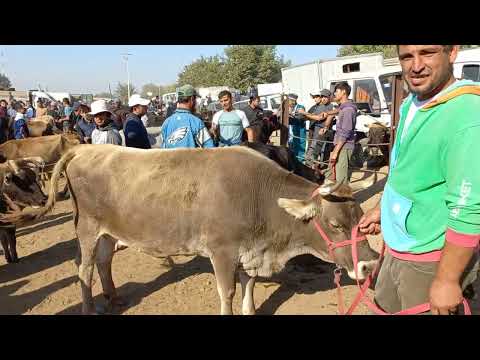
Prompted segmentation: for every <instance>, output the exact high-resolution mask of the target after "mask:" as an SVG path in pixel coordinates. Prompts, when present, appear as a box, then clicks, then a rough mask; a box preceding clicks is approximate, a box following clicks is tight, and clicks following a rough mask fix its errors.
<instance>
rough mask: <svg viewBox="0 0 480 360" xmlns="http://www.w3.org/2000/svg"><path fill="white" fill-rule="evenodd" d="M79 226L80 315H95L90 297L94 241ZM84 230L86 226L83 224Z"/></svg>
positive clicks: (91, 236) (92, 237)
mask: <svg viewBox="0 0 480 360" xmlns="http://www.w3.org/2000/svg"><path fill="white" fill-rule="evenodd" d="M79 225H80V221H79V223H78V224H77V237H78V242H79V247H80V251H79V254H78V256H77V259H79V260H80V264H79V266H78V277H79V278H80V286H81V288H82V313H83V314H95V313H96V312H95V304H94V302H93V297H92V277H93V266H94V262H95V250H96V245H97V244H96V241H95V238H94V236H93V235H91V234H88V233H87V234H85V233H84V232H87V231H84V230H83V229H82V228H81V226H79ZM83 226H84V227H85V228H86V227H87V226H86V224H83Z"/></svg>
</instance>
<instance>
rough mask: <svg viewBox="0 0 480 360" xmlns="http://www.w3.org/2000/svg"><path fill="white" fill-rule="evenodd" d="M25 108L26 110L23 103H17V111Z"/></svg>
mask: <svg viewBox="0 0 480 360" xmlns="http://www.w3.org/2000/svg"><path fill="white" fill-rule="evenodd" d="M23 108H24V105H23V103H21V102H17V103H16V104H15V111H20V110H21V109H23Z"/></svg>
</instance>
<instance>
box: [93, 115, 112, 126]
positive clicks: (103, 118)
mask: <svg viewBox="0 0 480 360" xmlns="http://www.w3.org/2000/svg"><path fill="white" fill-rule="evenodd" d="M108 115H109V114H108V113H107V112H102V113H99V114H95V115H94V116H93V120H94V121H95V124H96V125H97V126H103V125H104V124H105V123H106V122H107V119H108Z"/></svg>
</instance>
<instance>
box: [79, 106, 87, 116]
mask: <svg viewBox="0 0 480 360" xmlns="http://www.w3.org/2000/svg"><path fill="white" fill-rule="evenodd" d="M87 112H88V109H87V108H85V107H83V106H80V116H82V117H83V118H84V119H85V118H86V116H87Z"/></svg>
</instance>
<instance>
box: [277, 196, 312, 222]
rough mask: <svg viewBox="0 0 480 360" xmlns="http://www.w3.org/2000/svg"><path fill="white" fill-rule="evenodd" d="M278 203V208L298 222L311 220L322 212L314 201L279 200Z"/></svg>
mask: <svg viewBox="0 0 480 360" xmlns="http://www.w3.org/2000/svg"><path fill="white" fill-rule="evenodd" d="M277 202H278V206H280V207H281V208H283V209H284V210H285V211H286V212H287V213H289V214H290V215H292V216H294V217H295V219H297V220H303V221H307V220H310V219H312V218H313V217H315V216H316V215H317V214H319V213H320V211H321V209H320V208H319V207H318V205H317V204H315V203H314V202H313V201H305V200H296V199H284V198H279V199H278V201H277Z"/></svg>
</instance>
